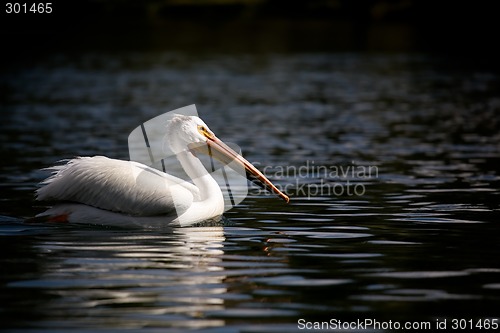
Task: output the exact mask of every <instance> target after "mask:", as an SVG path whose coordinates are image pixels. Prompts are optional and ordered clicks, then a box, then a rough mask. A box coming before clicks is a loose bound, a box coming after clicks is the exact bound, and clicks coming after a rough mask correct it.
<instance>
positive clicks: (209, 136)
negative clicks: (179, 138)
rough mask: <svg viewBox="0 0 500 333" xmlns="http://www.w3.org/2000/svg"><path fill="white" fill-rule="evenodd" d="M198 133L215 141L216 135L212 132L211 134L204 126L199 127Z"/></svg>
mask: <svg viewBox="0 0 500 333" xmlns="http://www.w3.org/2000/svg"><path fill="white" fill-rule="evenodd" d="M198 132H200V134H201V135H203V136H204V137H206V138H208V139H213V138H214V135H213V133H212V132H210V131H209V130H208V129H207V128H206V127H205V126H203V125H198Z"/></svg>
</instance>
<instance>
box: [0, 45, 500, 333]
mask: <svg viewBox="0 0 500 333" xmlns="http://www.w3.org/2000/svg"><path fill="white" fill-rule="evenodd" d="M499 83H500V80H499V77H498V75H496V74H492V73H489V72H487V71H484V70H475V69H473V68H472V67H465V66H462V64H457V63H452V62H446V61H444V60H442V59H437V58H430V57H424V56H406V55H391V56H387V55H356V54H298V55H200V56H196V57H195V56H193V55H189V54H175V53H135V54H134V53H129V54H120V55H116V54H108V55H103V54H83V55H79V56H78V57H67V56H65V55H54V56H53V57H50V58H47V59H45V60H44V61H42V62H40V63H39V64H38V65H34V66H32V67H30V68H25V69H12V70H10V72H5V73H3V74H2V75H1V76H0V86H1V88H2V90H3V91H5V92H6V93H5V94H2V97H0V101H1V103H2V110H1V113H2V117H3V118H2V119H3V121H2V123H1V124H0V127H1V131H0V138H1V140H2V143H3V144H2V146H1V147H0V156H1V159H0V160H1V162H0V163H1V165H2V169H1V171H0V185H1V189H2V197H1V200H0V213H1V215H2V217H0V221H1V223H0V237H1V238H2V240H1V244H2V245H1V246H2V250H3V251H1V252H0V253H1V255H0V262H1V267H2V274H1V275H0V279H1V281H0V289H1V290H0V301H1V304H2V306H0V308H1V310H2V311H0V318H1V319H2V322H3V323H5V325H4V327H5V328H12V329H15V328H31V329H33V330H34V331H47V332H49V331H50V332H54V331H67V330H68V329H70V328H71V329H80V330H81V331H93V332H95V331H98V330H99V329H125V328H127V329H149V330H153V331H155V330H157V331H161V332H163V331H165V330H166V329H170V330H172V331H176V330H179V331H182V330H185V329H186V328H199V329H202V330H203V331H207V332H210V331H213V332H215V331H217V332H237V331H247V332H270V331H273V330H274V331H293V330H296V329H297V320H298V319H300V318H305V319H306V320H311V321H314V320H329V319H331V318H337V319H339V320H343V321H347V320H356V319H358V318H359V319H364V318H374V319H377V320H393V321H396V320H399V321H414V320H422V321H431V322H435V319H436V318H465V319H479V318H489V317H495V316H498V313H497V310H496V309H497V307H498V302H499V300H500V288H499V285H500V283H499V279H500V274H499V273H500V266H499V264H498V256H499V254H500V252H499V247H498V244H499V241H500V239H499V236H498V235H499V233H498V225H497V220H498V210H499V188H500V186H499V185H500V178H499V172H498V165H499V162H500V161H499V157H500V135H499V133H500V132H499V129H500V126H499V123H498V119H499V118H498V116H497V115H498V112H499V109H500V99H499V97H498V93H497V92H498V88H499ZM192 103H196V104H197V107H198V111H199V113H200V116H201V117H202V118H204V120H205V121H206V122H207V124H209V126H210V127H211V129H212V130H214V131H215V133H216V134H217V135H218V136H219V137H220V138H221V139H224V140H225V141H229V142H235V143H237V144H238V145H239V146H240V147H241V148H242V150H243V154H244V156H245V157H246V158H247V159H249V160H250V161H258V162H259V163H256V165H257V166H258V167H259V168H260V169H261V170H264V171H266V175H267V176H269V177H270V178H271V179H272V180H273V182H275V183H277V184H278V185H279V186H281V188H286V189H287V192H288V194H290V195H291V197H292V200H291V202H290V204H289V205H285V204H283V203H282V202H281V201H279V200H277V199H275V198H274V197H272V196H268V195H266V194H265V193H262V192H261V191H259V190H258V189H257V188H254V189H253V190H252V191H251V193H250V196H249V197H247V199H246V200H245V201H244V202H243V203H242V204H241V205H239V206H238V207H236V208H235V209H232V210H230V211H228V212H227V213H226V214H225V216H226V218H227V219H228V220H229V221H228V222H227V223H225V224H224V225H219V226H210V227H203V226H200V227H197V228H184V229H173V230H131V229H110V228H102V227H95V226H88V227H87V226H78V227H76V226H68V225H62V226H61V225H57V226H54V225H26V224H23V223H22V222H21V219H20V218H22V217H29V216H33V215H34V214H36V213H37V212H40V211H42V210H43V209H44V208H45V207H41V205H40V204H39V203H35V202H34V201H33V191H34V189H35V188H36V183H37V182H38V181H40V180H42V179H43V178H44V177H45V176H46V174H44V173H43V172H41V171H38V170H39V169H40V168H42V167H46V166H48V165H51V164H53V163H54V162H55V161H57V160H60V159H64V158H70V157H73V156H75V155H97V154H104V155H108V156H110V157H117V158H124V159H126V158H127V157H128V156H127V152H128V150H127V146H126V143H127V136H128V134H129V133H130V131H131V130H132V129H134V128H135V127H136V126H137V125H138V124H140V123H142V122H144V121H145V120H147V119H150V118H152V117H154V116H156V115H158V114H161V113H164V112H166V111H168V110H172V109H175V108H177V107H180V106H183V105H188V104H192ZM284 166H286V167H288V169H287V170H288V171H287V172H286V173H279V172H278V171H279V170H280V167H284ZM348 166H366V167H369V166H376V168H377V171H378V172H377V174H376V175H375V174H373V175H372V176H370V177H361V176H360V175H359V174H358V175H352V174H351V175H349V176H346V177H343V176H335V175H333V174H327V175H325V174H324V173H321V172H318V170H321V169H318V167H325V168H327V169H328V170H333V169H334V168H340V167H344V168H345V167H348ZM299 170H300V172H299ZM295 171H296V172H295ZM348 181H349V182H350V184H360V185H362V186H363V188H364V192H363V195H349V194H347V193H343V194H341V195H338V193H334V192H319V191H318V190H319V189H323V190H326V189H330V190H331V189H333V188H334V186H346V184H347V182H348ZM337 189H339V187H337ZM314 190H315V191H316V192H313V191H314ZM8 216H10V217H8Z"/></svg>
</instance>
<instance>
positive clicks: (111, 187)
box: [36, 156, 197, 216]
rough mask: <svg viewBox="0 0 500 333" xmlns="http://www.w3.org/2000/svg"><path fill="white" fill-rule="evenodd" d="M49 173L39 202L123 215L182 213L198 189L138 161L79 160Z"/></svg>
mask: <svg viewBox="0 0 500 333" xmlns="http://www.w3.org/2000/svg"><path fill="white" fill-rule="evenodd" d="M48 170H50V171H52V175H51V176H50V177H49V178H47V179H46V180H45V181H43V182H42V183H41V184H42V185H43V187H41V188H40V189H38V190H37V193H36V194H37V200H54V201H70V202H78V203H83V204H86V205H89V206H93V207H97V208H101V209H106V210H110V211H114V212H120V213H124V214H130V215H135V216H155V215H166V214H171V213H177V214H180V213H182V212H183V211H184V210H185V209H187V208H188V207H189V206H190V205H191V203H192V202H193V200H194V199H195V197H196V196H197V193H196V190H197V189H196V187H195V186H192V184H190V183H186V182H184V181H183V180H181V179H178V178H176V177H173V176H170V175H167V174H165V173H163V172H160V171H158V170H156V169H153V168H150V167H148V166H146V165H143V164H140V163H137V162H131V161H122V160H116V159H110V158H107V157H104V156H94V157H78V158H75V159H72V160H70V161H69V162H68V163H66V164H64V165H59V166H54V167H51V168H48ZM173 186H175V187H173ZM173 188H175V202H174V200H173V198H172V189H173Z"/></svg>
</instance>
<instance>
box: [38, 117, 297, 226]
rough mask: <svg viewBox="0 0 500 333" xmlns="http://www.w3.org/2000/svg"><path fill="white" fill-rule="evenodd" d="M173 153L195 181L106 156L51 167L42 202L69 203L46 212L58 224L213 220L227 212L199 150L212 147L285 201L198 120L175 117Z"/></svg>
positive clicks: (171, 130)
mask: <svg viewBox="0 0 500 333" xmlns="http://www.w3.org/2000/svg"><path fill="white" fill-rule="evenodd" d="M166 138H167V140H168V143H169V145H170V149H171V150H172V151H173V152H174V153H175V154H176V157H177V159H178V160H179V162H180V164H181V166H182V168H183V169H184V171H185V172H186V174H187V175H188V176H189V177H190V178H191V180H192V183H190V182H186V181H185V180H183V179H180V178H177V177H175V176H172V175H169V174H167V173H164V172H161V171H159V170H156V169H154V168H151V167H149V166H146V165H144V164H142V163H138V162H134V161H123V160H116V159H110V158H107V157H104V156H94V157H79V158H75V159H72V160H70V161H69V162H67V163H66V164H64V165H60V166H55V167H52V168H49V170H51V171H52V172H53V174H52V176H50V177H49V178H47V179H46V180H45V181H44V182H42V185H43V187H41V188H40V189H38V190H37V200H51V201H59V202H64V203H63V204H59V205H57V206H55V207H53V208H50V209H49V210H47V211H46V212H44V213H42V214H40V215H42V216H45V217H49V219H52V220H66V221H69V222H73V221H82V220H84V221H85V222H86V223H89V222H90V223H96V224H122V222H123V223H127V222H130V223H133V224H142V223H141V221H148V223H153V224H162V223H163V224H164V223H170V222H179V223H180V224H181V225H189V224H192V223H196V222H200V221H204V220H207V219H212V218H215V217H218V216H220V215H222V213H223V212H224V197H223V194H222V191H221V189H220V187H219V185H218V184H217V182H216V181H215V179H213V178H212V176H211V175H210V174H209V173H208V172H207V170H206V169H205V167H204V166H203V164H202V163H201V161H200V160H199V159H198V158H197V157H196V156H195V155H194V154H193V152H194V151H202V152H206V151H204V150H203V149H200V146H202V145H203V146H204V147H206V146H207V145H208V147H209V153H210V154H212V153H211V150H210V149H211V148H212V149H213V150H214V152H216V153H219V154H220V155H221V156H222V157H221V158H222V159H224V160H226V161H227V160H228V159H229V160H235V161H237V162H238V163H240V164H241V165H242V166H243V167H244V168H245V169H247V170H248V171H250V172H251V173H253V174H254V175H255V176H256V177H257V178H258V179H259V180H261V181H262V182H263V183H264V184H265V185H266V186H269V187H270V188H271V190H273V191H275V192H276V193H278V195H280V196H281V197H282V198H284V199H285V200H287V201H288V197H286V195H284V194H283V193H281V192H280V191H279V190H278V189H277V188H276V187H274V185H272V183H271V182H270V181H269V180H267V178H266V177H265V176H264V175H262V173H260V172H259V171H258V170H257V169H255V167H253V166H252V165H251V164H250V163H249V162H248V161H246V160H245V159H244V158H243V157H241V155H239V154H237V153H236V152H234V151H233V150H232V149H231V148H229V147H228V146H227V145H225V144H224V143H222V141H220V140H219V139H218V138H217V137H216V136H215V135H214V134H213V132H211V131H210V130H209V129H208V127H207V125H206V124H205V123H204V122H203V121H202V120H201V119H200V118H198V117H195V116H182V115H176V116H174V117H173V118H172V119H171V120H170V121H169V123H168V124H167V128H166Z"/></svg>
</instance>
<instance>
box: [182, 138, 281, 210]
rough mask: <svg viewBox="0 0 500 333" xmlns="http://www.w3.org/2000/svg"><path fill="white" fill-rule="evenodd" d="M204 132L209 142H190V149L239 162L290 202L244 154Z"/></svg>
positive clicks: (229, 161)
mask: <svg viewBox="0 0 500 333" xmlns="http://www.w3.org/2000/svg"><path fill="white" fill-rule="evenodd" d="M202 134H203V135H204V136H205V137H206V138H207V142H206V143H207V144H206V145H205V144H190V145H189V149H191V150H196V151H199V152H202V153H204V154H207V155H210V156H213V157H215V158H217V159H218V160H219V161H221V162H222V163H225V164H229V163H232V162H237V163H238V164H239V165H240V166H242V167H243V168H244V169H245V170H246V171H247V172H249V173H250V174H251V175H252V176H254V177H255V178H257V179H258V180H259V181H260V182H261V183H262V184H263V185H264V187H265V188H267V189H268V190H270V191H271V192H274V193H275V194H276V195H278V196H279V197H280V198H281V199H283V200H285V202H287V203H288V202H289V201H290V198H289V197H288V196H287V195H286V194H285V193H283V192H281V191H280V190H279V189H278V188H277V187H276V186H275V185H274V184H273V183H271V181H270V180H269V179H268V178H267V177H266V176H264V174H263V173H262V172H260V171H259V170H258V169H257V168H256V167H254V166H253V165H252V163H250V162H248V161H247V160H246V159H245V158H244V157H243V156H241V155H240V154H238V153H237V152H235V151H234V150H233V149H231V148H230V147H229V146H228V145H226V144H225V143H224V142H222V141H221V140H220V139H219V138H217V137H216V136H215V135H214V134H213V133H211V132H208V131H204V132H202Z"/></svg>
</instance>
